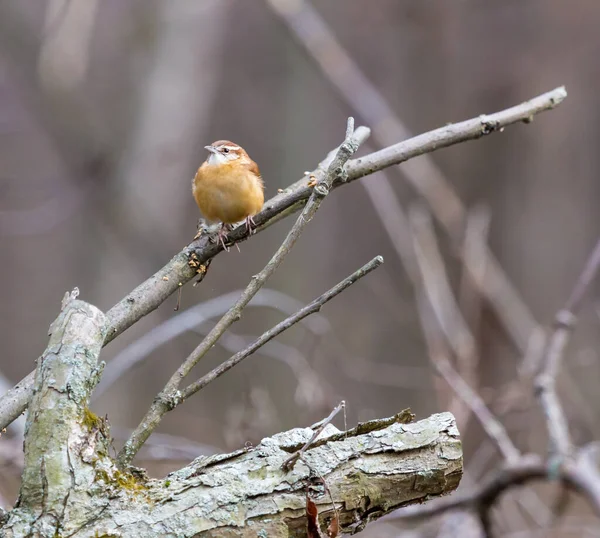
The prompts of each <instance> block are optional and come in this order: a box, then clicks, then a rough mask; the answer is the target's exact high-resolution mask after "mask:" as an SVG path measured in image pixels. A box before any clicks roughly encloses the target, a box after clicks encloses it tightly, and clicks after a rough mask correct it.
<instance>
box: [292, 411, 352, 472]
mask: <svg viewBox="0 0 600 538" xmlns="http://www.w3.org/2000/svg"><path fill="white" fill-rule="evenodd" d="M345 407H346V402H345V401H344V400H342V401H341V402H340V403H339V404H338V405H336V407H335V408H334V409H333V411H332V412H331V413H329V415H328V416H327V418H325V419H323V420H322V421H321V422H320V423H319V426H318V428H317V429H316V430H315V431H314V433H313V434H312V435H311V437H310V439H309V440H308V441H307V442H306V443H305V444H304V446H303V447H302V448H301V449H300V450H298V451H297V452H294V453H293V454H292V455H291V456H290V457H289V458H287V459H286V460H285V461H284V462H283V463H282V464H281V468H282V469H283V470H284V471H285V472H286V473H289V472H290V471H291V470H292V469H293V468H294V465H296V462H297V461H298V458H301V457H302V455H303V454H304V453H305V452H306V451H307V450H308V449H309V448H310V446H311V445H312V444H313V443H314V442H315V441H316V440H317V437H319V435H321V432H322V431H323V430H324V429H325V427H326V426H327V425H328V424H330V423H331V421H332V420H333V419H334V418H335V416H336V415H337V414H338V413H339V412H340V411H341V410H342V409H345Z"/></svg>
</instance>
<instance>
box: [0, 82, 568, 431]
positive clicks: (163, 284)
mask: <svg viewBox="0 0 600 538" xmlns="http://www.w3.org/2000/svg"><path fill="white" fill-rule="evenodd" d="M565 97H566V91H565V89H564V88H557V89H555V90H553V91H551V92H548V93H545V94H542V95H540V96H538V97H535V98H533V99H531V100H529V101H527V102H525V103H521V104H520V105H517V106H514V107H511V108H508V109H506V110H503V111H501V112H497V113H495V114H491V115H488V116H485V117H484V118H474V119H472V120H468V121H465V122H461V123H457V124H452V125H447V126H444V127H441V128H439V129H435V130H433V131H430V132H428V133H425V134H422V135H419V136H416V137H414V138H411V139H409V140H404V141H402V142H400V143H398V144H395V145H393V146H390V147H389V148H386V149H384V150H380V151H377V152H375V153H371V154H370V155H367V156H365V157H361V158H359V159H355V160H350V161H349V162H348V163H347V165H346V171H347V178H346V181H345V182H344V181H341V180H340V181H335V182H334V184H333V186H332V187H333V188H337V187H340V186H342V185H346V184H348V183H350V182H352V181H355V180H357V179H359V178H361V177H364V176H367V175H370V174H373V173H375V172H377V171H379V170H383V169H385V168H387V167H390V166H393V165H396V164H399V163H402V162H405V161H407V160H409V159H412V158H413V157H417V156H419V155H423V154H424V153H428V152H432V151H435V150H437V149H440V148H444V147H448V146H451V145H453V144H458V143H461V142H465V141H467V140H475V139H477V138H481V137H482V136H485V135H487V134H490V133H495V132H500V131H501V130H502V129H503V128H504V127H507V126H509V125H512V124H515V123H520V122H524V121H529V120H530V119H531V118H532V117H533V116H534V115H536V114H539V113H541V112H544V111H546V110H551V109H553V108H555V107H556V106H558V105H559V104H560V103H561V102H562V101H563V100H564V99H565ZM359 131H361V128H360V127H359V128H358V129H357V130H356V136H358V134H359ZM366 136H367V131H366V130H363V131H362V138H363V140H364V138H366ZM324 166H325V165H324ZM319 169H321V167H320V168H319ZM308 182H309V177H308V176H305V177H304V178H302V179H301V180H299V181H297V182H296V183H294V184H292V185H291V186H290V187H288V188H287V189H284V191H283V192H282V193H281V194H278V195H277V196H275V197H273V198H272V199H271V200H269V201H267V202H266V203H265V206H264V208H263V210H262V211H261V212H260V213H259V214H258V215H256V216H255V217H254V221H255V222H256V223H257V225H258V228H257V230H256V231H257V232H260V231H262V230H264V229H265V228H267V227H269V226H271V225H272V224H273V223H275V222H277V221H279V220H281V219H282V218H284V217H286V216H288V215H291V214H292V213H294V212H297V211H299V210H300V209H301V208H302V207H303V206H304V205H305V203H306V200H307V199H308V198H309V197H310V195H311V193H312V189H311V188H310V187H308ZM229 237H230V239H231V240H233V241H242V240H244V239H246V238H247V237H248V235H247V232H246V230H245V227H244V226H239V227H238V228H236V229H235V230H234V231H233V232H232V233H231V234H230V236H229ZM221 250H222V246H221V245H219V244H218V243H213V242H211V241H210V237H209V236H206V235H205V236H202V237H200V238H199V239H198V240H197V241H194V242H192V243H191V244H190V245H189V246H187V247H186V248H184V249H183V250H182V251H181V252H179V253H178V254H177V255H175V256H174V257H173V259H172V260H171V261H169V263H167V264H166V265H165V266H164V267H163V268H162V269H160V270H159V271H157V272H156V273H155V274H154V275H152V276H151V277H150V278H148V279H147V280H146V281H145V282H143V283H142V284H140V285H139V286H138V287H137V288H135V289H134V290H133V291H132V292H130V293H129V294H127V295H126V296H125V297H124V298H123V299H122V300H120V301H119V302H118V303H117V304H116V305H115V306H113V307H112V308H111V309H110V310H109V311H108V312H107V313H106V315H107V318H108V321H109V332H108V335H107V337H106V340H105V342H104V344H105V345H106V344H107V343H109V342H111V341H112V340H114V339H115V338H116V337H117V336H119V335H120V334H121V333H123V332H124V331H125V330H127V329H128V328H129V327H131V326H132V325H133V324H134V323H136V322H137V321H139V320H140V319H141V318H143V317H144V316H146V315H148V314H149V313H150V312H152V311H154V310H155V309H156V308H158V307H159V306H160V305H161V304H162V303H163V302H164V301H165V300H166V299H167V298H168V297H169V296H170V295H171V294H172V293H174V292H175V291H177V289H178V288H179V286H178V283H179V282H181V283H183V284H185V283H187V282H189V281H190V280H192V279H193V278H194V277H196V275H197V271H198V268H199V267H201V266H202V265H205V264H206V262H207V261H208V260H211V259H212V258H213V257H214V256H216V255H217V254H219V253H220V252H221ZM496 265H497V262H496ZM497 269H498V268H496V269H494V267H493V266H491V265H490V258H488V271H487V272H488V274H489V273H490V272H494V271H497ZM488 284H489V283H487V282H486V283H485V285H486V289H488ZM501 289H502V288H501V287H500V286H499V285H497V284H496V285H495V286H494V287H493V290H488V291H489V292H492V291H493V292H494V293H497V294H498V298H497V301H506V302H507V303H511V301H512V299H511V297H510V294H507V293H506V290H504V294H501V293H500V292H499V290H501ZM33 378H34V376H33V373H32V374H30V375H29V376H27V377H26V378H24V379H23V380H22V381H21V382H20V383H19V384H18V385H17V387H15V388H13V389H11V390H10V391H8V393H7V394H5V395H4V396H2V397H0V427H6V426H7V425H8V424H10V423H11V422H12V421H13V420H14V419H15V418H17V417H18V416H19V415H20V414H21V413H22V412H23V411H24V410H25V409H26V407H27V402H28V401H29V398H30V396H31V388H32V386H33Z"/></svg>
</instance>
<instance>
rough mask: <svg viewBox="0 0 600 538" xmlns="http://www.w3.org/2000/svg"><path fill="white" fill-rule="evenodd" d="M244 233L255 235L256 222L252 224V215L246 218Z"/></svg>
mask: <svg viewBox="0 0 600 538" xmlns="http://www.w3.org/2000/svg"><path fill="white" fill-rule="evenodd" d="M246 231H247V232H248V235H252V234H254V233H256V222H254V219H253V218H252V215H248V216H247V217H246Z"/></svg>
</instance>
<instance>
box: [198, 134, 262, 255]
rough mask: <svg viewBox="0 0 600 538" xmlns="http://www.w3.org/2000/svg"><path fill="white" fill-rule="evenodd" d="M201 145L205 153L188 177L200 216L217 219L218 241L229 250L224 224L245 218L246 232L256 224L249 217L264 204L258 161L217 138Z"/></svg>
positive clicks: (230, 223)
mask: <svg viewBox="0 0 600 538" xmlns="http://www.w3.org/2000/svg"><path fill="white" fill-rule="evenodd" d="M205 149H207V150H208V151H209V155H208V158H207V159H206V161H204V162H203V163H202V165H201V166H200V168H198V171H197V172H196V175H195V177H194V179H193V180H192V192H193V193H194V198H195V199H196V203H197V204H198V207H199V208H200V211H201V212H202V214H203V215H204V217H205V218H206V219H207V220H208V221H211V222H220V223H221V228H220V229H219V241H220V242H221V244H222V245H223V248H224V249H225V250H229V249H228V248H227V246H226V245H225V239H226V238H227V228H228V226H230V225H232V224H235V223H236V222H240V221H242V220H245V221H246V226H247V229H248V232H249V233H252V229H253V226H256V225H255V223H254V220H253V219H252V217H253V216H254V215H256V214H257V213H258V212H259V211H260V210H261V209H262V206H263V204H264V201H265V198H264V183H263V180H262V178H261V177H260V171H259V169H258V165H257V164H256V163H255V162H254V161H253V160H252V159H251V158H250V156H249V155H248V154H247V153H246V150H244V148H242V147H241V146H238V145H237V144H234V143H233V142H230V141H229V140H217V141H216V142H213V143H212V144H211V145H210V146H205Z"/></svg>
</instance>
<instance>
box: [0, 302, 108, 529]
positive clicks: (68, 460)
mask: <svg viewBox="0 0 600 538" xmlns="http://www.w3.org/2000/svg"><path fill="white" fill-rule="evenodd" d="M66 299H67V300H66V301H65V303H64V304H63V311H62V312H61V314H60V315H59V317H58V318H57V319H56V321H55V322H54V323H53V324H52V326H51V328H50V341H49V343H48V347H47V348H46V351H45V352H44V353H43V355H42V356H41V357H40V358H39V359H38V365H37V369H36V375H35V384H34V395H33V398H32V399H31V404H30V406H29V412H28V414H27V423H26V435H25V464H24V470H23V481H22V484H21V492H20V496H19V502H18V508H17V509H16V510H15V511H13V513H11V519H10V520H9V523H8V525H7V527H5V528H4V529H3V532H5V533H7V534H4V533H3V534H2V535H3V536H5V535H6V536H11V535H12V534H10V532H14V535H15V536H25V535H27V536H29V535H36V536H55V535H56V534H55V533H58V529H59V528H60V532H61V535H62V532H63V531H64V530H65V529H66V528H69V527H70V526H71V525H76V524H77V522H78V521H80V517H81V514H79V513H77V511H78V510H81V508H80V507H81V506H82V503H83V504H85V503H87V502H88V501H87V499H88V497H89V494H88V487H89V486H91V484H92V483H93V481H94V476H95V472H94V468H93V466H92V465H90V462H89V461H86V453H88V451H89V455H90V456H94V459H95V458H96V454H97V453H99V452H102V450H101V449H100V447H102V446H103V451H104V453H107V451H108V443H107V442H106V440H104V441H101V440H99V438H101V437H102V435H101V434H100V430H101V429H102V428H101V426H102V421H101V420H100V419H97V418H96V417H94V416H93V415H92V414H91V413H90V412H89V411H88V409H87V404H88V402H89V397H90V394H91V392H92V390H93V388H94V387H95V385H96V383H97V381H98V379H99V369H98V356H99V354H100V350H101V348H102V343H103V341H104V338H105V336H106V327H107V324H106V316H105V315H104V314H103V313H102V312H100V310H98V309H97V308H95V307H93V306H91V305H89V304H87V303H84V302H82V301H78V300H74V299H73V298H72V297H69V296H67V298H66ZM92 504H93V503H92ZM25 516H26V517H25ZM71 528H72V527H71ZM9 529H10V530H9ZM20 531H23V534H21V533H20ZM25 531H27V532H25Z"/></svg>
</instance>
